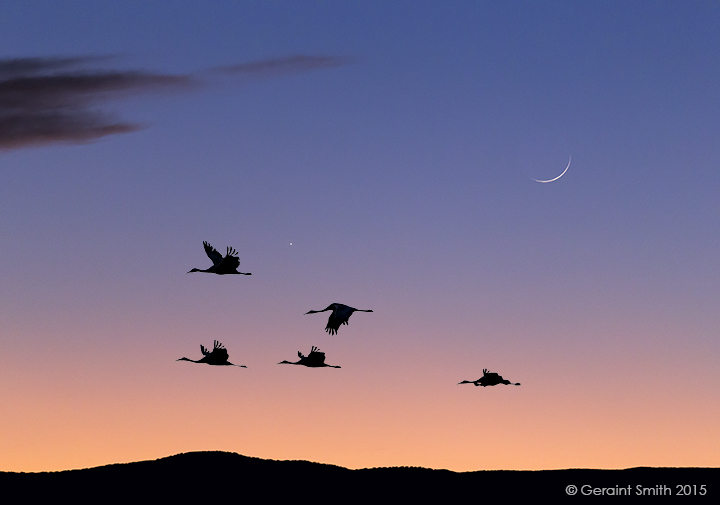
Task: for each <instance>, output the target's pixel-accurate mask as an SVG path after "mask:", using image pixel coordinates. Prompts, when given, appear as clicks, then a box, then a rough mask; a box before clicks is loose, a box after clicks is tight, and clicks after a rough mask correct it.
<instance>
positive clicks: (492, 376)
mask: <svg viewBox="0 0 720 505" xmlns="http://www.w3.org/2000/svg"><path fill="white" fill-rule="evenodd" d="M458 384H475V385H476V386H482V387H485V386H497V385H498V384H505V385H510V386H519V385H520V383H519V382H518V383H516V384H513V383H512V382H510V381H509V380H505V379H503V378H502V376H501V375H498V374H496V373H495V372H490V371H489V370H488V369H487V368H483V376H482V377H480V378H479V379H478V380H476V381H462V382H458Z"/></svg>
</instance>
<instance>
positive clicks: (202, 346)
mask: <svg viewBox="0 0 720 505" xmlns="http://www.w3.org/2000/svg"><path fill="white" fill-rule="evenodd" d="M200 350H201V351H202V353H203V356H207V355H208V354H210V351H208V350H207V349H205V346H204V345H202V344H200Z"/></svg>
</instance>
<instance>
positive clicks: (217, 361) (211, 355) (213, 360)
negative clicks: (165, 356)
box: [175, 340, 247, 368]
mask: <svg viewBox="0 0 720 505" xmlns="http://www.w3.org/2000/svg"><path fill="white" fill-rule="evenodd" d="M200 350H201V351H202V353H203V354H204V357H202V358H200V359H199V360H197V361H195V360H194V359H188V358H180V359H176V360H175V361H192V362H193V363H206V364H208V365H218V366H223V365H229V366H239V367H242V368H247V367H246V366H245V365H235V364H233V363H230V362H229V361H228V358H229V357H230V355H229V354H228V352H227V349H225V347H224V346H223V345H222V344H221V343H220V342H218V341H217V340H215V342H214V344H213V350H212V351H208V350H207V349H205V346H204V345H202V344H201V345H200Z"/></svg>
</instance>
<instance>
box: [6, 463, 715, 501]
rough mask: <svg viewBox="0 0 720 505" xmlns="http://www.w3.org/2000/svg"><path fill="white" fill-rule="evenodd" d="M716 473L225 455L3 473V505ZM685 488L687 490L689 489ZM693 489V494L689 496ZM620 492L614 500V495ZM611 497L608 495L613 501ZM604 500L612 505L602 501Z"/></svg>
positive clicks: (633, 482)
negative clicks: (343, 462) (338, 462)
mask: <svg viewBox="0 0 720 505" xmlns="http://www.w3.org/2000/svg"><path fill="white" fill-rule="evenodd" d="M719 481H720V469H718V468H630V469H627V470H586V469H571V470H542V471H505V470H485V471H477V472H452V471H449V470H431V469H427V468H418V467H395V468H368V469H362V470H349V469H347V468H343V467H339V466H334V465H326V464H321V463H311V462H308V461H275V460H266V459H259V458H251V457H247V456H241V455H239V454H235V453H229V452H192V453H185V454H178V455H176V456H170V457H167V458H161V459H158V460H155V461H140V462H136V463H125V464H115V465H107V466H101V467H96V468H88V469H84V470H68V471H62V472H39V473H15V472H0V486H2V489H4V490H5V493H6V496H10V493H11V491H12V492H13V493H15V492H17V493H18V495H16V496H17V497H18V499H16V500H17V501H18V502H38V501H39V500H41V499H52V500H53V502H57V501H59V500H58V499H59V498H64V497H67V498H71V500H72V503H107V502H121V501H129V502H132V503H135V502H138V501H139V502H141V503H147V502H150V501H151V500H161V502H162V503H165V502H168V501H169V500H179V501H180V503H187V502H189V501H194V500H202V501H207V500H208V498H209V497H211V498H212V500H213V501H216V500H228V499H231V500H234V501H236V502H237V501H240V500H242V501H243V502H248V501H249V502H250V503H287V502H288V501H289V499H291V498H293V497H294V498H296V499H294V500H293V501H303V500H302V499H300V500H298V499H297V498H302V496H304V493H305V492H306V491H307V489H308V488H311V489H313V490H314V491H313V492H312V494H313V496H314V497H315V499H314V500H313V501H318V500H320V501H322V502H328V503H329V502H337V503H351V502H360V501H361V500H362V501H366V502H367V503H408V502H409V500H417V501H419V502H420V503H429V502H433V501H437V502H447V501H448V500H452V502H454V503H460V500H462V502H463V503H465V502H467V500H472V502H478V503H480V502H485V501H487V500H488V499H503V500H505V501H506V502H507V501H511V500H512V501H517V499H533V500H538V499H539V498H547V499H548V500H550V503H556V502H558V501H564V500H568V501H573V502H574V503H577V502H578V500H580V501H583V500H585V499H586V496H581V495H580V494H578V496H568V495H567V494H566V491H565V490H566V487H567V486H568V485H575V486H577V487H578V488H581V487H582V486H584V485H589V486H592V487H593V488H603V487H604V488H607V489H619V488H621V487H622V488H624V489H627V486H628V485H630V486H631V488H632V493H633V494H631V496H636V495H635V493H636V486H637V485H640V486H645V487H646V488H652V489H657V486H658V485H664V486H667V487H668V488H669V489H670V490H671V491H672V493H673V494H672V495H673V496H676V495H677V489H678V488H677V486H678V485H685V486H690V487H691V486H693V485H695V489H696V492H699V490H700V489H701V488H700V486H701V485H703V484H704V485H705V486H706V489H707V495H705V496H704V498H705V499H706V500H707V499H708V498H709V497H710V496H717V489H715V487H716V486H715V484H714V483H715V482H719ZM686 489H687V487H686ZM690 489H692V488H690ZM616 493H617V492H616ZM613 498H615V497H614V496H613V497H612V498H610V499H613ZM602 499H608V498H607V497H603V498H602Z"/></svg>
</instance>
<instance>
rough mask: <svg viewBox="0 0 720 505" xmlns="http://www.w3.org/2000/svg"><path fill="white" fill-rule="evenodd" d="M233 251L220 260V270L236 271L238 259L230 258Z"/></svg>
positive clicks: (235, 257) (238, 263)
mask: <svg viewBox="0 0 720 505" xmlns="http://www.w3.org/2000/svg"><path fill="white" fill-rule="evenodd" d="M232 252H233V251H229V252H228V255H227V256H225V257H224V258H223V259H222V262H221V263H220V265H219V268H220V270H222V271H225V270H237V267H239V266H240V258H238V257H237V256H231V254H232ZM235 254H237V252H235Z"/></svg>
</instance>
